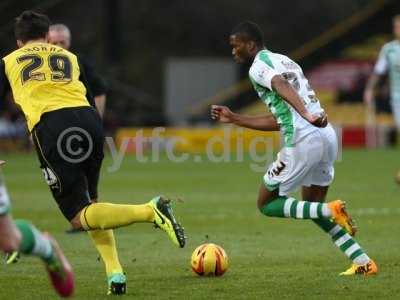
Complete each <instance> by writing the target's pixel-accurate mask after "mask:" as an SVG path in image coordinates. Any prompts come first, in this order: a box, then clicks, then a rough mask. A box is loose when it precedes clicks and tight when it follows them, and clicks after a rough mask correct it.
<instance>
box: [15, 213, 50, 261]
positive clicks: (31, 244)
mask: <svg viewBox="0 0 400 300" xmlns="http://www.w3.org/2000/svg"><path fill="white" fill-rule="evenodd" d="M15 225H16V226H17V228H18V230H19V231H20V233H21V237H22V239H21V244H20V246H19V251H20V252H21V253H24V254H30V255H35V256H39V257H40V258H41V259H43V260H44V261H45V262H51V261H52V259H53V247H52V246H51V243H50V241H49V240H48V239H47V238H46V237H44V236H43V234H42V233H41V232H40V231H39V230H37V229H36V227H35V226H33V225H32V224H31V223H29V222H27V221H25V220H15Z"/></svg>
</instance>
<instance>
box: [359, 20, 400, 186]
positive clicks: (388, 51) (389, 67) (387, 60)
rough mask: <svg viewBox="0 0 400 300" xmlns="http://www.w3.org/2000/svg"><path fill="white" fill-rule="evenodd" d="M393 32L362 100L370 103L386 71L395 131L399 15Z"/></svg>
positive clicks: (399, 104) (399, 92) (399, 111)
mask: <svg viewBox="0 0 400 300" xmlns="http://www.w3.org/2000/svg"><path fill="white" fill-rule="evenodd" d="M393 33H394V36H395V39H394V40H393V41H391V42H389V43H386V44H385V45H383V47H382V49H381V51H380V53H379V58H378V60H377V62H376V64H375V67H374V71H373V73H372V75H371V77H370V78H369V80H368V83H367V86H366V88H365V92H364V102H365V103H366V104H367V105H372V103H373V100H374V96H375V90H376V88H377V87H378V82H379V80H380V79H381V78H382V77H383V76H384V75H385V74H387V73H388V74H389V79H390V103H391V106H392V113H393V117H394V121H395V123H396V127H397V131H398V132H400V15H396V16H395V17H394V18H393ZM396 180H397V182H398V183H400V171H399V172H398V173H397V176H396Z"/></svg>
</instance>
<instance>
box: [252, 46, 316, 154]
mask: <svg viewBox="0 0 400 300" xmlns="http://www.w3.org/2000/svg"><path fill="white" fill-rule="evenodd" d="M275 75H282V76H283V77H285V78H286V79H287V80H288V81H289V82H290V84H291V85H292V86H293V87H294V88H295V89H296V91H297V92H298V93H299V95H300V96H301V97H302V99H303V101H304V105H305V107H306V109H307V110H308V111H309V112H310V113H312V114H317V113H322V112H323V109H322V108H321V105H320V103H319V101H318V99H317V98H316V96H315V92H314V90H313V89H312V88H311V87H310V84H309V83H308V80H307V78H306V77H305V76H304V73H303V70H302V69H301V67H300V66H299V65H298V64H297V63H296V62H294V61H293V60H291V59H290V58H289V57H287V56H285V55H282V54H278V53H273V52H271V51H269V50H261V51H260V52H258V53H257V55H256V57H255V58H254V61H253V64H252V66H251V67H250V70H249V77H250V80H251V82H252V84H253V87H254V89H255V91H256V92H257V93H258V96H259V97H260V98H261V100H262V101H264V103H265V104H266V105H267V106H268V108H269V110H270V112H271V113H272V114H273V115H274V116H275V118H276V120H277V123H278V124H279V125H280V128H281V133H282V135H283V138H284V144H285V146H286V147H292V146H293V145H294V144H295V143H296V142H297V141H299V140H300V139H302V138H303V137H304V136H306V135H308V134H309V133H311V132H313V131H315V130H317V127H315V126H313V125H311V124H310V123H309V122H308V121H307V120H305V119H304V118H303V117H301V116H300V115H299V114H298V113H297V111H296V110H295V109H294V108H293V107H292V106H291V105H290V104H289V103H287V102H286V101H285V100H284V99H283V98H282V97H281V96H279V95H278V93H277V92H276V91H274V90H273V89H272V87H271V80H272V78H273V77H274V76H275Z"/></svg>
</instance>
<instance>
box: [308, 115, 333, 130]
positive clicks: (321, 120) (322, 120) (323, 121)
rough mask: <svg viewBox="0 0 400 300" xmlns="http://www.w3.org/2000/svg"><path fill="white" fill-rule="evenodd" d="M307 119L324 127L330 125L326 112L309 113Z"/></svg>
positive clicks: (315, 124)
mask: <svg viewBox="0 0 400 300" xmlns="http://www.w3.org/2000/svg"><path fill="white" fill-rule="evenodd" d="M306 119H307V121H308V122H310V123H311V124H313V125H314V126H315V127H319V128H324V127H326V125H328V115H327V114H326V113H325V112H322V113H320V114H315V115H312V114H307V116H306Z"/></svg>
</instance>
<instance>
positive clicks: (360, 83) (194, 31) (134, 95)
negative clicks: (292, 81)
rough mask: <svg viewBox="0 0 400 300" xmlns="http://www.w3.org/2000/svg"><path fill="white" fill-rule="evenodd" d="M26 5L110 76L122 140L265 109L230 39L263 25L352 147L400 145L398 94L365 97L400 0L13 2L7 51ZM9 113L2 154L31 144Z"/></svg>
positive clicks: (0, 128) (269, 41) (1, 48)
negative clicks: (216, 114)
mask: <svg viewBox="0 0 400 300" xmlns="http://www.w3.org/2000/svg"><path fill="white" fill-rule="evenodd" d="M25 9H35V10H38V11H41V12H44V13H46V14H47V15H49V17H50V19H51V20H52V22H53V23H64V24H66V25H67V26H68V27H69V28H70V30H71V34H72V45H71V50H72V51H73V52H75V53H78V54H79V55H81V56H83V57H85V59H86V60H87V61H89V62H90V64H91V65H92V67H93V68H94V70H95V72H96V73H97V75H98V76H99V77H101V78H102V80H103V81H104V82H105V85H106V90H105V93H106V96H107V101H106V110H105V114H104V124H105V128H106V130H107V132H108V133H109V134H112V135H115V136H117V137H118V138H119V139H121V138H122V137H123V136H125V135H129V134H134V132H135V130H136V129H137V128H142V127H153V126H172V127H174V128H176V127H178V128H188V127H189V128H192V127H199V128H204V127H206V128H208V127H210V126H214V125H215V124H212V122H211V121H210V120H209V117H208V110H209V105H210V104H212V103H218V104H225V105H228V106H230V107H231V108H232V109H234V110H236V111H241V112H248V113H260V112H264V111H265V107H264V105H263V103H262V102H261V101H259V100H258V99H257V96H256V94H255V92H254V91H253V90H252V88H251V86H250V83H249V81H248V79H247V70H248V69H247V68H248V67H247V66H243V67H239V66H237V65H236V64H235V63H234V62H233V61H232V59H231V55H230V53H231V49H230V47H229V44H228V37H229V32H230V30H231V29H232V27H233V26H234V25H236V24H237V23H239V22H241V21H243V20H251V21H254V22H256V23H258V24H259V25H260V27H261V28H262V29H263V31H264V33H265V40H266V46H267V47H268V48H269V49H270V50H272V51H274V52H281V53H283V54H286V55H288V56H290V57H291V58H293V59H294V60H296V61H297V62H299V63H300V64H301V65H302V66H303V68H304V71H305V74H306V76H307V77H308V78H309V79H310V81H311V85H312V87H313V88H314V89H315V90H316V92H317V95H318V97H319V99H320V101H321V102H322V105H323V106H324V108H325V109H326V111H327V112H328V114H329V118H330V121H331V122H332V123H334V124H335V125H336V126H338V127H341V128H342V138H343V144H344V146H349V147H364V146H371V147H376V146H388V145H393V144H395V142H396V134H395V131H394V129H393V128H394V127H393V120H392V117H391V114H390V105H389V99H388V96H389V94H388V91H387V89H385V88H383V89H380V90H381V92H380V94H379V97H377V98H378V101H377V109H376V114H375V112H374V113H373V116H372V115H371V113H370V112H368V111H367V110H366V108H365V105H364V104H363V102H362V98H363V97H362V96H363V91H364V87H365V83H366V81H367V79H368V76H369V75H370V73H371V71H372V68H373V65H374V63H375V60H376V58H377V55H378V53H379V50H380V48H381V47H382V45H383V44H384V43H386V42H388V41H390V40H391V39H392V38H393V37H392V17H393V15H395V14H398V13H400V1H389V0H387V1H384V0H335V1H331V0H318V1H317V0H312V1H306V2H305V1H300V0H292V1H271V0H263V1H261V0H247V1H240V0H218V1H210V0H205V1H196V2H195V1H183V0H180V1H179V0H171V1H163V0H137V1H128V0H118V1H112V0H96V1H95V0H88V1H78V0H68V1H63V0H47V1H43V0H42V1H24V0H20V1H12V0H2V1H1V2H0V11H1V16H2V18H1V20H0V52H1V53H0V54H1V55H2V56H4V55H6V54H7V53H9V52H10V51H12V50H13V49H15V39H14V36H13V22H14V18H15V17H16V16H18V15H19V14H20V13H21V12H22V11H23V10H25ZM382 84H383V85H384V86H386V85H387V82H383V83H382ZM0 113H1V118H0V136H1V137H3V138H2V139H1V142H0V150H3V151H10V150H12V151H14V149H16V148H18V149H26V148H29V143H28V142H27V140H26V136H27V135H26V133H25V132H26V130H25V125H24V122H23V118H22V116H21V115H20V113H19V111H18V108H16V107H15V106H14V105H13V104H12V101H7V102H6V104H5V105H3V106H2V107H1V112H0ZM368 126H373V138H372V141H371V140H369V139H370V138H369V137H370V136H371V131H369V130H368ZM211 135H212V133H211ZM200 136H203V137H204V139H206V138H207V137H209V136H210V133H209V132H208V131H207V133H204V131H202V133H201V134H200ZM188 143H189V144H190V141H189V142H188ZM189 148H190V147H189Z"/></svg>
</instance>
